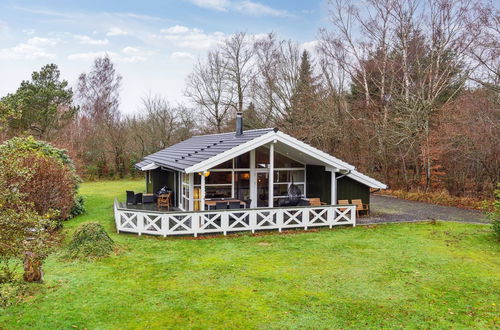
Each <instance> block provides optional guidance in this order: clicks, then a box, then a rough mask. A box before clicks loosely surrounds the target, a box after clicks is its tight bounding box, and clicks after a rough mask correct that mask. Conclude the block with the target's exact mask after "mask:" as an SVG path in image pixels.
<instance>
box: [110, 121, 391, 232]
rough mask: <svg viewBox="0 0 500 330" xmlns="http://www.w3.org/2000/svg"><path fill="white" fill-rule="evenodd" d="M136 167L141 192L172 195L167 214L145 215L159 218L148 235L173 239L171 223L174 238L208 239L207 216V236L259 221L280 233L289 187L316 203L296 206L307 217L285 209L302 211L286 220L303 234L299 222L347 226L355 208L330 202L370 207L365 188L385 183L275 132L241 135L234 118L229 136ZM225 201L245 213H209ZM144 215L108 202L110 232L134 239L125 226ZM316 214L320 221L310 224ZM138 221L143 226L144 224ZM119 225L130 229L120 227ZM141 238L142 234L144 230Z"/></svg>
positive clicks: (200, 140)
mask: <svg viewBox="0 0 500 330" xmlns="http://www.w3.org/2000/svg"><path fill="white" fill-rule="evenodd" d="M136 168H137V169H138V170H140V171H143V172H144V173H145V177H146V192H147V193H156V192H157V191H158V190H159V189H161V188H162V187H164V186H166V187H168V188H169V189H170V190H171V191H172V192H173V193H172V197H173V198H172V199H173V200H172V202H173V205H174V208H172V209H169V210H160V209H156V210H153V209H149V212H156V213H150V214H160V216H156V218H157V219H156V222H155V224H156V225H157V226H156V227H155V228H156V229H158V230H153V231H154V232H156V233H157V234H163V235H164V236H166V235H167V234H172V233H174V232H175V230H170V229H171V226H170V225H169V221H171V220H172V221H174V223H173V225H176V224H177V227H175V228H176V229H179V228H180V229H181V231H183V230H182V229H186V227H189V229H186V230H184V231H185V232H187V233H194V234H195V235H196V234H197V233H202V232H210V231H209V230H208V229H207V228H208V227H204V225H205V224H206V223H207V221H208V222H211V221H212V220H211V219H212V218H214V217H216V218H217V219H218V220H217V221H215V222H213V221H212V222H213V223H211V224H210V226H212V227H214V228H210V229H211V230H215V231H221V232H224V233H226V232H227V231H230V230H231V229H234V230H238V229H242V226H243V227H245V226H246V227H245V228H243V229H246V230H252V231H254V230H255V229H261V227H258V228H254V227H255V226H251V224H253V225H257V224H258V223H259V219H260V218H266V219H267V220H268V221H267V220H266V221H267V222H268V223H267V225H269V226H268V227H271V228H277V229H280V230H281V228H282V227H283V226H279V224H281V225H283V224H286V221H287V219H283V215H285V218H287V214H290V212H292V211H293V210H291V209H289V206H290V205H289V204H287V203H285V201H286V200H288V199H289V198H290V197H289V189H290V187H293V188H294V189H295V191H296V192H298V193H299V194H300V195H301V196H300V197H301V198H302V199H303V200H305V201H307V200H311V199H312V198H314V199H316V200H317V199H319V200H320V201H321V202H322V203H321V204H322V205H321V206H319V205H315V207H312V206H309V207H307V205H304V206H302V208H304V207H305V209H310V210H311V212H313V213H312V214H307V215H306V214H304V212H305V211H304V209H302V208H301V207H299V206H298V205H297V204H295V205H292V207H295V209H294V210H296V211H297V210H298V211H300V212H302V213H301V214H300V216H298V215H296V216H295V217H292V218H293V219H292V220H294V221H292V222H294V224H295V225H298V226H299V227H300V226H302V227H305V228H307V227H309V226H308V223H306V222H305V221H306V220H307V219H309V220H310V219H311V217H312V218H314V220H315V221H316V220H321V221H323V222H322V224H323V225H329V226H330V227H331V225H333V222H334V221H335V219H336V220H337V221H335V224H337V222H339V221H340V222H342V220H345V221H347V222H348V223H350V224H353V225H354V224H355V211H354V208H353V207H352V206H343V207H339V206H338V205H337V201H338V200H342V199H343V200H349V201H351V200H353V199H362V201H363V203H364V204H369V203H370V188H373V189H385V188H386V185H385V184H383V183H381V182H379V181H377V180H375V179H373V178H370V177H368V176H366V175H364V174H362V173H360V172H358V171H357V170H356V168H355V167H354V166H352V165H350V164H348V163H346V162H344V161H342V160H340V159H338V158H335V157H333V156H331V155H329V154H327V153H325V152H323V151H321V150H319V149H316V148H314V147H312V146H310V145H308V144H306V143H304V142H302V141H300V140H298V139H296V138H294V137H292V136H290V135H288V134H285V133H283V132H281V131H279V130H278V129H275V128H265V129H255V130H247V131H243V118H242V116H241V114H239V113H238V114H237V119H236V132H232V133H222V134H211V135H201V136H194V137H192V138H190V139H187V140H185V141H183V142H180V143H177V144H175V145H173V146H171V147H168V148H166V149H163V150H160V151H158V152H156V153H154V154H151V155H149V156H146V157H144V159H143V160H142V161H141V162H139V163H138V164H136ZM224 201H228V202H227V203H229V201H233V203H234V202H239V203H240V204H241V207H244V208H243V209H238V210H232V211H231V210H220V208H219V207H217V210H214V206H216V205H220V204H224ZM227 203H226V204H227ZM224 205H225V204H224ZM233 207H234V204H233ZM144 209H145V208H144V207H142V206H141V207H135V208H134V207H132V206H127V205H121V204H120V203H115V219H116V221H117V229H118V230H119V231H132V232H138V233H139V234H140V233H141V232H140V231H138V230H136V227H138V225H137V221H130V219H129V220H128V221H127V219H128V218H130V217H133V218H134V219H136V220H137V219H138V217H134V214H139V213H140V212H145V210H144ZM283 210H284V211H283ZM127 211H128V213H127ZM117 212H118V213H120V212H121V213H120V214H118V218H119V217H120V216H122V217H123V219H118V218H117ZM138 212H139V213H138ZM183 212H184V213H183ZM283 212H284V213H283ZM294 212H295V211H294ZM307 212H309V211H307ZM318 212H320V213H321V216H320V217H319V218H318V217H316V218H315V216H316V215H317V213H318ZM193 214H195V215H193ZM210 214H212V215H210ZM340 214H343V216H340ZM184 215H186V216H184ZM139 217H140V218H141V219H144V218H145V217H146V216H145V215H144V214H143V215H142V216H141V215H140V214H139ZM162 217H163V218H164V223H163V225H164V227H168V228H163V229H161V228H160V227H161V219H162ZM165 217H167V218H166V219H165ZM172 217H173V218H172ZM183 217H187V218H185V219H184V218H183ZM232 217H233V218H234V217H236V218H237V219H238V221H236V222H237V226H235V227H231V226H230V225H231V218H232ZM188 218H189V219H188ZM223 218H226V220H224V219H223ZM288 218H289V217H288ZM306 218H307V219H306ZM175 219H177V220H179V219H184V220H183V222H184V225H186V223H188V225H187V226H183V225H179V224H178V221H177V220H175ZM199 219H201V220H199ZM233 220H234V219H233ZM141 221H142V222H143V223H142V225H143V226H144V225H145V222H146V221H147V220H141ZM269 221H270V222H269ZM280 221H281V222H280ZM321 221H320V222H321ZM149 222H150V221H149ZM224 222H225V223H224ZM278 222H280V223H279V224H278ZM340 222H339V223H338V224H341V223H340ZM122 223H126V225H127V226H131V227H134V229H133V230H132V229H131V228H127V226H125V227H124V226H123V225H122ZM193 223H194V225H195V226H196V229H194V228H193ZM233 223H234V221H233ZM314 225H321V223H316V222H312V223H311V226H314ZM149 227H151V225H150V226H149ZM153 227H154V226H153ZM215 227H217V228H215ZM230 227H231V228H230ZM264 227H265V226H264ZM169 228H170V229H169ZM266 228H267V227H266ZM283 228H285V227H283ZM129 229H130V230H129ZM203 229H207V230H208V231H206V230H203ZM144 232H145V233H147V230H146V231H144Z"/></svg>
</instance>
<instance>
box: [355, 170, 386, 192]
mask: <svg viewBox="0 0 500 330" xmlns="http://www.w3.org/2000/svg"><path fill="white" fill-rule="evenodd" d="M347 176H348V177H349V178H351V179H353V180H356V181H358V182H361V183H363V184H365V185H367V186H369V187H371V188H377V189H387V185H386V184H384V183H382V182H380V181H378V180H375V179H373V178H370V177H369V176H367V175H364V174H363V173H360V172H358V171H351V172H350V173H349V174H347Z"/></svg>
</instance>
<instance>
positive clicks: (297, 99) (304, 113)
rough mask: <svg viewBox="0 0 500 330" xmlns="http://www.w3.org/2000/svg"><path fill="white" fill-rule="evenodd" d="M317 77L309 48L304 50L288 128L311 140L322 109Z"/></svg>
mask: <svg viewBox="0 0 500 330" xmlns="http://www.w3.org/2000/svg"><path fill="white" fill-rule="evenodd" d="M317 80H318V79H317V77H315V76H314V72H313V65H312V63H311V60H310V54H309V52H308V51H307V50H304V51H303V52H302V56H301V62H300V73H299V82H298V84H297V87H296V89H295V91H294V94H293V96H292V100H291V105H292V106H291V109H290V112H289V116H288V118H287V124H288V128H287V129H288V130H289V131H290V132H291V133H293V134H294V135H295V136H297V137H299V138H301V139H304V140H306V141H308V142H311V141H310V135H311V134H310V133H311V130H313V129H314V127H315V126H316V125H315V124H314V123H315V122H316V119H318V115H319V111H320V106H319V103H320V93H319V84H318V81H317Z"/></svg>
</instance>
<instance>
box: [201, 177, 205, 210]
mask: <svg viewBox="0 0 500 330" xmlns="http://www.w3.org/2000/svg"><path fill="white" fill-rule="evenodd" d="M200 190H201V191H200V210H201V211H204V210H205V172H203V173H201V189H200Z"/></svg>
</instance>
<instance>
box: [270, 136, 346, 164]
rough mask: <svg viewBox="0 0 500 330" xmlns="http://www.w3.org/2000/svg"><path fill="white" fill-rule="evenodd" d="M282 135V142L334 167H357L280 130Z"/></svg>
mask: <svg viewBox="0 0 500 330" xmlns="http://www.w3.org/2000/svg"><path fill="white" fill-rule="evenodd" d="M276 135H278V136H279V137H280V139H278V140H281V142H283V143H285V144H288V145H290V146H292V147H294V148H296V149H297V150H301V151H303V152H305V153H306V154H308V155H312V156H313V157H315V158H317V159H319V160H321V161H324V162H325V163H327V164H330V165H331V166H332V167H335V168H337V169H342V170H343V169H345V170H351V171H352V170H354V169H355V167H354V166H352V165H350V164H348V163H346V162H344V161H342V160H340V159H338V158H335V157H333V156H332V155H329V154H327V153H326V152H324V151H321V150H319V149H317V148H315V147H313V146H310V145H308V144H307V143H304V142H302V141H300V140H299V139H296V138H294V137H293V136H290V135H288V134H285V133H283V132H280V131H278V132H277V133H276Z"/></svg>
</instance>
